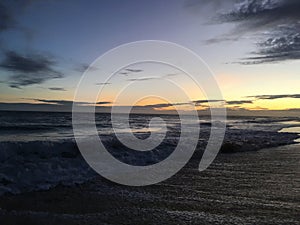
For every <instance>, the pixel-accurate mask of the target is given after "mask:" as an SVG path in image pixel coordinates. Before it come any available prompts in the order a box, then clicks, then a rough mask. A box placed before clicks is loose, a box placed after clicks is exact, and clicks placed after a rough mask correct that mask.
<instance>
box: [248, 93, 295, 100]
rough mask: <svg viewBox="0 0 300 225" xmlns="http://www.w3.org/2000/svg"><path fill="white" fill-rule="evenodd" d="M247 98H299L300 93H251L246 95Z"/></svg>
mask: <svg viewBox="0 0 300 225" xmlns="http://www.w3.org/2000/svg"><path fill="white" fill-rule="evenodd" d="M247 98H255V99H258V100H259V99H261V100H273V99H280V98H300V94H287V95H253V96H247Z"/></svg>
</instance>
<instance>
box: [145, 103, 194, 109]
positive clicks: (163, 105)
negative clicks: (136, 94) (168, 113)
mask: <svg viewBox="0 0 300 225" xmlns="http://www.w3.org/2000/svg"><path fill="white" fill-rule="evenodd" d="M189 104H191V103H186V102H182V103H173V104H172V103H160V104H152V105H144V106H142V107H146V108H165V107H170V106H176V105H189Z"/></svg>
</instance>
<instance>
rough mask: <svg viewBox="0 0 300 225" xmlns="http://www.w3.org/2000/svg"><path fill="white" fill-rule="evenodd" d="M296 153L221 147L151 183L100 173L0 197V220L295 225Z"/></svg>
mask: <svg viewBox="0 0 300 225" xmlns="http://www.w3.org/2000/svg"><path fill="white" fill-rule="evenodd" d="M299 158H300V144H298V145H297V144H295V145H288V146H281V147H275V148H267V149H262V150H260V151H257V152H243V153H236V154H231V155H230V156H228V155H226V154H221V155H219V156H218V157H217V159H216V162H214V163H213V165H211V166H210V167H209V168H208V169H207V170H206V171H203V172H202V173H199V172H198V171H197V169H196V168H191V167H190V166H187V167H186V168H184V169H182V171H181V172H180V173H179V174H176V175H175V176H174V177H172V178H170V179H169V180H167V181H165V182H162V183H160V184H157V185H152V186H148V187H140V188H135V187H126V186H121V185H116V184H113V183H111V182H109V181H106V180H105V179H103V178H101V177H98V178H96V179H93V180H91V181H89V182H87V183H84V184H80V185H76V186H74V187H66V186H57V187H55V188H52V189H50V190H48V191H35V192H30V193H23V194H19V195H6V196H2V197H0V208H1V209H0V219H1V221H5V224H8V225H9V224H23V225H26V224H31V225H34V224H44V225H47V224H91V223H92V224H95V223H96V224H129V222H130V224H140V223H143V222H144V223H146V224H157V223H159V221H160V222H161V221H166V223H165V224H176V223H181V224H183V223H185V222H187V221H197V222H200V223H216V224H218V223H223V222H229V221H230V222H231V223H232V224H239V223H241V222H245V223H246V222H248V223H250V222H255V219H254V218H256V220H257V221H256V222H269V223H273V224H282V223H290V224H294V223H295V224H296V222H297V215H299V213H300V209H299V207H298V204H299V201H300V196H299V190H300V182H299V181H298V182H297V180H296V179H294V178H296V177H297V176H298V175H299V174H300V171H299V167H298V163H297V162H299ZM257 159H260V160H257ZM277 160H280V161H277ZM258 167H261V168H259V169H258V170H257V168H258ZM228 173H229V174H231V176H228ZM242 174H243V175H242ZM254 174H256V175H255V176H256V177H255V179H254V178H253V175H254ZM244 176H245V177H244ZM231 177H232V178H234V177H235V178H234V180H232V179H231ZM278 177H281V180H278ZM198 179H200V181H202V182H200V183H199V180H198ZM207 179H208V180H207ZM211 179H212V180H211ZM215 179H216V180H215ZM218 179H219V180H220V181H219V182H218V181H217V180H218ZM228 179H229V180H231V182H229V183H228ZM248 179H249V180H248ZM253 179H254V180H255V182H256V183H253V181H254V180H253ZM186 182H187V183H186ZM203 182H204V183H203ZM188 184H189V185H188ZM222 184H223V185H222ZM278 185H279V186H281V188H280V189H279V188H278ZM211 186H213V187H214V189H211ZM265 188H267V189H265ZM282 188H283V189H282ZM281 189H282V190H285V191H284V192H281V191H280V190H281ZM253 190H254V191H253ZM297 190H298V191H297ZM257 192H259V193H257ZM182 198H183V199H182ZM226 199H227V200H226ZM253 207H254V208H253ZM250 208H251V209H252V210H249V209H250ZM264 214H266V215H267V216H266V215H264ZM138 216H139V217H138ZM125 221H126V222H125ZM192 224H193V223H192ZM195 224H197V223H195Z"/></svg>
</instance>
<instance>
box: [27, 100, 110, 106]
mask: <svg viewBox="0 0 300 225" xmlns="http://www.w3.org/2000/svg"><path fill="white" fill-rule="evenodd" d="M30 100H34V101H36V102H41V103H48V104H55V105H63V106H68V105H72V104H73V103H76V104H77V105H82V106H84V105H86V106H88V105H93V104H92V103H90V102H74V101H71V100H53V99H30ZM111 103H112V102H109V101H100V102H96V105H106V104H111Z"/></svg>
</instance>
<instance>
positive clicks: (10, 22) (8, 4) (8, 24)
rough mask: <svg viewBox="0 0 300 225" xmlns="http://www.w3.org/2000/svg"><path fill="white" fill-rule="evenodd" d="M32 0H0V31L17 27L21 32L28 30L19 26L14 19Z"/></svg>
mask: <svg viewBox="0 0 300 225" xmlns="http://www.w3.org/2000/svg"><path fill="white" fill-rule="evenodd" d="M32 2H34V1H33V0H2V1H1V2H0V32H3V31H6V30H9V29H19V30H20V31H22V32H25V33H28V32H29V30H28V29H26V28H24V27H22V26H20V25H19V24H18V21H17V19H16V17H17V16H19V15H20V14H21V13H23V12H24V9H26V8H27V7H28V6H29V5H31V4H32Z"/></svg>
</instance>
